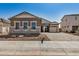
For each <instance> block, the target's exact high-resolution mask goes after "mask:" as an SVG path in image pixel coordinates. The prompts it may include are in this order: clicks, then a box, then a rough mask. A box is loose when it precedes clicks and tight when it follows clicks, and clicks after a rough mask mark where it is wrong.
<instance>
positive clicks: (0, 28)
mask: <svg viewBox="0 0 79 59" xmlns="http://www.w3.org/2000/svg"><path fill="white" fill-rule="evenodd" d="M9 27H10V23H9V21H8V20H4V19H2V18H0V35H7V34H8V33H9Z"/></svg>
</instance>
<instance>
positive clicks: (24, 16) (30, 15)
mask: <svg viewBox="0 0 79 59" xmlns="http://www.w3.org/2000/svg"><path fill="white" fill-rule="evenodd" d="M11 18H36V16H34V15H32V14H31V13H28V12H22V13H19V14H17V15H15V16H13V17H11ZM11 18H10V19H11Z"/></svg>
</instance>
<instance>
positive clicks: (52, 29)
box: [49, 21, 59, 32]
mask: <svg viewBox="0 0 79 59" xmlns="http://www.w3.org/2000/svg"><path fill="white" fill-rule="evenodd" d="M49 32H59V23H58V22H55V21H54V22H51V23H50V25H49Z"/></svg>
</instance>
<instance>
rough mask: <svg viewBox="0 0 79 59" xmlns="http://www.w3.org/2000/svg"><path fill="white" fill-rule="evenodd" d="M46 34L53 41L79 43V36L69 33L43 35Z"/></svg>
mask: <svg viewBox="0 0 79 59" xmlns="http://www.w3.org/2000/svg"><path fill="white" fill-rule="evenodd" d="M41 34H46V35H47V36H48V38H49V39H50V40H52V41H76V40H77V41H79V36H76V35H72V34H67V33H41Z"/></svg>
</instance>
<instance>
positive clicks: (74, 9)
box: [0, 3, 79, 22]
mask: <svg viewBox="0 0 79 59" xmlns="http://www.w3.org/2000/svg"><path fill="white" fill-rule="evenodd" d="M23 11H27V12H30V13H32V14H34V15H36V16H39V17H42V18H45V19H47V20H49V21H58V22H60V20H61V18H62V17H63V16H64V15H66V14H79V4H78V3H16V4H15V3H2V4H1V3H0V17H1V18H5V19H8V18H9V17H11V16H14V15H16V14H18V13H21V12H23Z"/></svg>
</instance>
